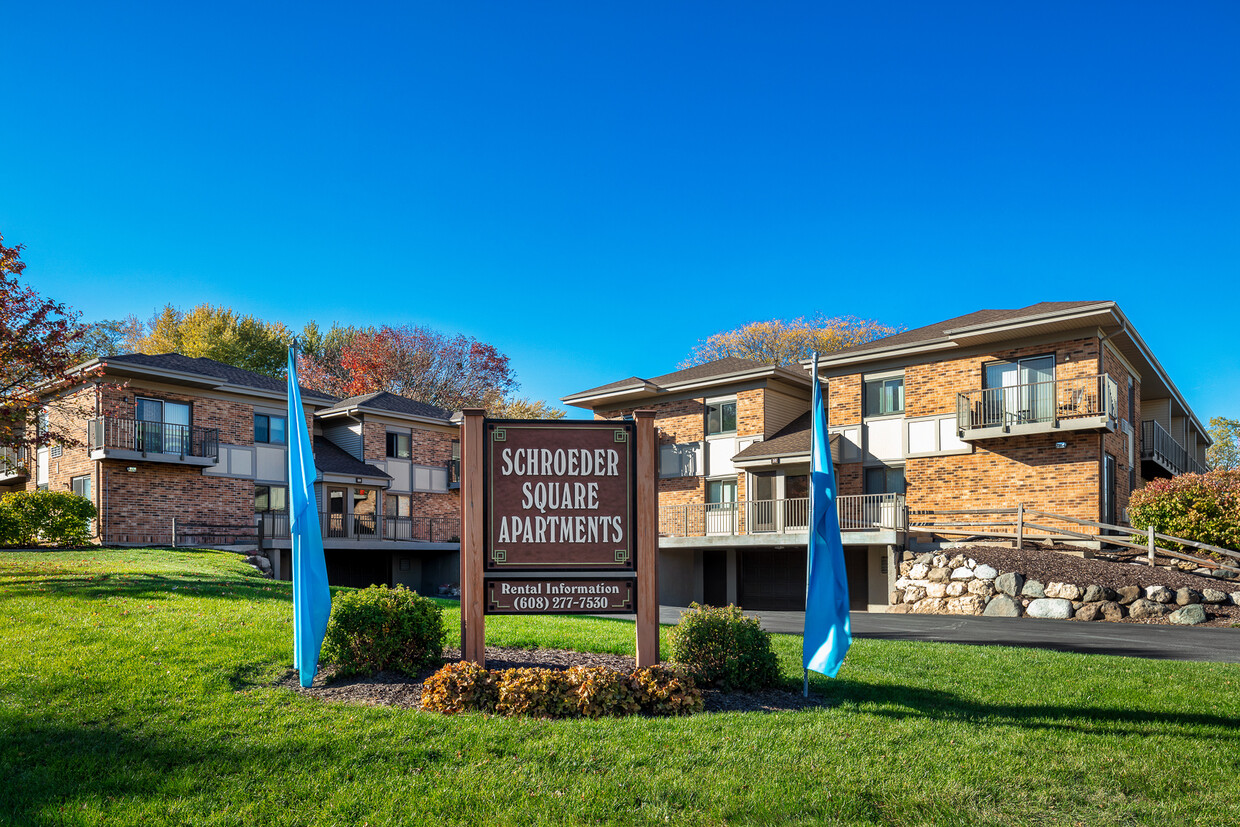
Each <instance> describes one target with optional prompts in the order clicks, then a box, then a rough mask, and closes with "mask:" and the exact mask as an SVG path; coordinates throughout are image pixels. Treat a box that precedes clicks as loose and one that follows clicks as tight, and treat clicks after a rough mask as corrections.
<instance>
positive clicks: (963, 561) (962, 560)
mask: <svg viewBox="0 0 1240 827" xmlns="http://www.w3.org/2000/svg"><path fill="white" fill-rule="evenodd" d="M968 563H969V558H968V557H965V556H964V555H963V554H957V555H956V556H955V557H953V558H952V559H951V560H949V561H947V567H948V568H949V569H963V568H967V567H968Z"/></svg>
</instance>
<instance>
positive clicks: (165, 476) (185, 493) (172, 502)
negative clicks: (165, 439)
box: [99, 460, 254, 542]
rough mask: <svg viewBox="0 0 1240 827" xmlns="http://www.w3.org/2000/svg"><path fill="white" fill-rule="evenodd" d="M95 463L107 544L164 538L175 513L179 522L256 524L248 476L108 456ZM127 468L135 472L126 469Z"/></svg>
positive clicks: (252, 490) (169, 532) (162, 540)
mask: <svg viewBox="0 0 1240 827" xmlns="http://www.w3.org/2000/svg"><path fill="white" fill-rule="evenodd" d="M99 465H100V466H101V476H102V479H103V482H102V484H101V485H100V498H101V500H102V501H103V507H102V508H101V509H100V526H101V529H102V531H103V533H104V541H105V542H109V541H110V542H147V540H145V539H144V538H143V537H142V536H140V535H153V536H154V537H155V539H154V540H152V541H151V542H168V538H169V535H170V534H171V530H172V518H173V517H176V518H177V519H178V522H180V523H182V524H186V523H209V524H212V525H249V524H252V523H253V522H254V483H253V482H252V481H251V480H237V479H228V478H225V477H207V476H203V474H202V471H201V469H199V468H196V467H193V466H185V465H178V464H176V463H161V462H130V461H113V460H107V461H104V462H100V463H99ZM130 467H132V468H136V469H137V470H136V471H133V472H129V471H127V470H126V469H127V468H130ZM124 535H128V536H129V537H130V538H131V539H128V540H127V539H125V536H124Z"/></svg>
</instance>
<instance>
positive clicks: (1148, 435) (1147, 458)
mask: <svg viewBox="0 0 1240 827" xmlns="http://www.w3.org/2000/svg"><path fill="white" fill-rule="evenodd" d="M1141 463H1142V466H1143V468H1142V470H1143V471H1145V472H1146V473H1144V474H1143V476H1145V477H1147V478H1152V477H1165V476H1175V475H1176V474H1204V473H1205V472H1206V468H1205V466H1203V465H1202V464H1201V463H1199V462H1198V461H1197V460H1196V459H1194V458H1193V457H1192V455H1191V454H1189V452H1188V450H1187V449H1186V448H1184V446H1182V445H1180V443H1179V442H1177V441H1176V439H1175V437H1173V436H1171V434H1169V433H1167V431H1166V429H1164V428H1163V426H1162V425H1160V424H1158V422H1157V421H1156V420H1153V419H1147V420H1145V421H1144V422H1142V423H1141Z"/></svg>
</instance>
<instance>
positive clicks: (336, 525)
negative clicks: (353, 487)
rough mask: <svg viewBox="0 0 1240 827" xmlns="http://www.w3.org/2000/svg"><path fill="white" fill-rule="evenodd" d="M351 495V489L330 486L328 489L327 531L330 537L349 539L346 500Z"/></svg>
mask: <svg viewBox="0 0 1240 827" xmlns="http://www.w3.org/2000/svg"><path fill="white" fill-rule="evenodd" d="M348 495H349V489H347V488H341V487H338V486H334V485H332V486H328V488H327V525H326V526H324V528H325V529H326V530H327V536H328V537H348V536H349V531H348V527H347V522H348V514H347V513H346V506H345V498H346V497H347V496H348Z"/></svg>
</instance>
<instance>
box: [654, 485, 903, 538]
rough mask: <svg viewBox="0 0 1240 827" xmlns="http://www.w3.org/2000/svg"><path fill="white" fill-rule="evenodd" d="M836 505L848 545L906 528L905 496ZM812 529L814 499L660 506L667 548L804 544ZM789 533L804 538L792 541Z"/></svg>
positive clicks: (844, 499) (857, 498) (851, 498)
mask: <svg viewBox="0 0 1240 827" xmlns="http://www.w3.org/2000/svg"><path fill="white" fill-rule="evenodd" d="M836 505H837V507H838V511H839V517H840V530H841V531H842V532H844V535H845V540H844V542H845V543H857V542H869V541H873V542H894V539H892V538H891V537H887V536H886V535H894V534H895V533H896V532H902V531H904V529H905V526H906V517H905V514H906V511H905V507H904V495H903V494H862V495H846V496H841V497H838V498H837V499H836ZM808 533H809V498H808V497H796V498H790V499H782V500H753V501H748V502H728V503H685V504H682V505H664V506H660V507H659V537H660V545H662V546H679V545H695V543H694V542H680V541H682V540H689V539H690V538H697V537H700V538H704V540H709V539H710V538H726V540H720V541H718V542H722V543H724V544H733V543H735V542H736V541H737V540H738V539H740V538H744V539H745V541H746V542H745V543H744V544H746V545H777V544H785V543H796V542H802V543H803V542H805V535H806V534H808ZM850 534H853V535H855V536H853V537H850V536H849V535H850ZM875 534H882V535H884V537H885V539H876V538H875V537H874V536H872V535H875ZM789 535H800V536H799V537H798V538H797V539H792V538H791V537H789ZM863 535H864V537H863ZM669 541H670V542H669Z"/></svg>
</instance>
